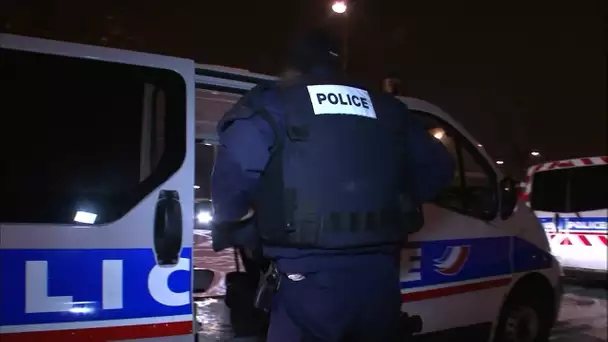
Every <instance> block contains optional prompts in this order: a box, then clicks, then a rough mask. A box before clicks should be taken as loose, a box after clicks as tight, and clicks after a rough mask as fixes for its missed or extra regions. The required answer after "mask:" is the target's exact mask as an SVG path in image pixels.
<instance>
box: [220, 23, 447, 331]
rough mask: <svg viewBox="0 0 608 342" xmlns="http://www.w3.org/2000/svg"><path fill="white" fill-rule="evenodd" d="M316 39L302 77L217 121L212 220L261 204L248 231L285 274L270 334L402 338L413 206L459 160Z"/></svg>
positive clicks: (261, 90) (304, 52) (302, 52)
mask: <svg viewBox="0 0 608 342" xmlns="http://www.w3.org/2000/svg"><path fill="white" fill-rule="evenodd" d="M311 37H312V38H311ZM307 38H308V39H304V40H302V42H303V43H302V44H300V46H299V48H296V49H295V51H296V52H295V55H296V58H295V59H294V61H295V62H294V63H292V65H294V66H295V67H298V68H299V69H300V70H302V71H303V74H304V75H302V76H301V77H299V78H298V79H297V80H295V81H293V82H282V83H281V82H280V83H279V84H272V85H265V86H261V87H258V88H256V89H255V90H254V93H253V94H251V96H248V98H246V99H245V100H244V101H243V102H242V103H241V104H239V105H237V106H235V108H233V109H232V110H231V111H230V112H229V113H227V114H226V116H225V117H224V119H223V120H222V121H221V122H220V124H219V125H218V132H219V135H220V143H221V147H220V148H219V150H218V154H217V161H216V166H215V169H214V174H213V179H212V191H213V205H214V209H215V214H214V215H215V217H217V218H219V219H220V220H228V221H229V220H232V221H235V220H238V219H239V218H240V217H242V216H243V215H245V213H246V212H247V210H248V208H253V209H254V210H255V215H254V218H253V223H255V224H254V225H248V226H247V228H244V229H245V232H246V231H247V229H248V230H249V232H251V231H253V230H254V229H257V230H255V234H256V235H258V236H259V237H260V238H261V242H262V244H263V245H264V254H265V256H266V257H268V258H271V259H273V260H274V261H275V262H276V265H277V267H278V269H279V271H280V272H281V275H282V279H281V284H280V288H279V291H278V293H277V294H276V296H275V298H274V301H273V305H272V308H271V323H270V328H269V332H268V341H270V342H290V341H327V342H334V341H336V342H338V341H362V342H364V341H366V342H372V341H387V342H388V341H392V340H393V339H395V338H398V335H399V332H400V307H401V292H400V286H399V260H398V257H397V255H398V250H399V247H400V245H401V243H402V242H403V241H405V239H406V235H407V233H408V228H409V226H408V225H409V224H410V221H409V219H410V217H411V213H412V210H413V209H414V205H413V203H418V204H420V203H423V202H425V201H428V200H430V199H432V198H433V197H434V196H436V194H437V193H438V192H439V191H440V190H441V189H442V188H443V187H445V186H447V185H448V184H449V182H450V181H451V179H452V173H453V165H452V159H451V157H450V155H449V154H448V152H447V151H446V149H445V148H444V147H443V145H442V144H441V143H440V142H438V141H437V140H435V139H434V138H432V137H431V136H430V134H429V133H428V132H426V131H425V129H424V128H423V126H422V125H421V124H420V123H419V122H417V121H415V120H414V118H413V117H412V116H411V115H409V113H408V110H407V107H406V106H405V105H404V104H403V103H402V102H400V101H398V100H396V99H395V98H394V97H392V96H390V95H389V94H384V93H380V94H374V93H372V92H370V91H369V90H367V89H366V88H365V87H361V86H359V85H356V84H352V83H350V82H348V81H345V80H344V79H342V78H341V77H340V76H339V75H338V73H337V72H336V71H335V69H334V68H333V66H335V65H336V63H333V62H332V57H331V56H333V55H334V53H333V52H332V50H331V45H329V44H327V43H325V44H324V42H325V41H327V40H324V39H323V37H322V36H315V35H311V36H309V37H307ZM302 47H304V48H302ZM302 58H304V59H305V60H304V61H303V60H302ZM306 62H308V63H309V64H308V65H306ZM244 234H245V235H243V236H251V235H252V234H251V233H249V235H247V233H244ZM249 241H253V240H249Z"/></svg>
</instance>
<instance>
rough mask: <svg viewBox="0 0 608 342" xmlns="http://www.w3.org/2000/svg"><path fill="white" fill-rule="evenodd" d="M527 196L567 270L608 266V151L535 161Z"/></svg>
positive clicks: (601, 269)
mask: <svg viewBox="0 0 608 342" xmlns="http://www.w3.org/2000/svg"><path fill="white" fill-rule="evenodd" d="M524 199H525V200H526V201H527V202H528V205H529V206H530V207H531V208H532V210H534V213H535V214H536V216H537V217H538V219H539V220H540V222H541V223H542V225H543V227H544V228H545V232H546V233H547V237H548V239H549V241H550V244H551V251H552V252H553V254H554V255H555V256H556V257H557V259H558V260H560V262H561V265H562V266H563V268H564V271H575V272H573V273H574V274H583V273H582V272H584V273H587V272H599V273H604V274H605V273H606V272H608V246H607V245H608V243H607V241H608V240H607V237H608V157H607V156H597V157H586V158H574V159H566V160H558V161H552V162H547V163H542V164H538V165H534V166H532V167H530V168H529V169H528V172H527V177H526V181H525V191H524ZM579 271H582V272H579Z"/></svg>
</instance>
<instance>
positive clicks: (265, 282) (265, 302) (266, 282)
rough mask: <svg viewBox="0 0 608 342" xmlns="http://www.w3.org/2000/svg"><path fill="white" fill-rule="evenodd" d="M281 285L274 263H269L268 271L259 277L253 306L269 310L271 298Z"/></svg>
mask: <svg viewBox="0 0 608 342" xmlns="http://www.w3.org/2000/svg"><path fill="white" fill-rule="evenodd" d="M280 285H281V275H280V273H279V271H278V270H277V268H276V266H275V264H274V263H272V264H271V265H270V267H269V268H268V271H266V273H265V274H264V275H263V276H262V277H261V278H260V281H259V283H258V288H257V290H256V293H255V300H254V306H255V307H256V308H258V309H260V310H264V311H266V312H269V311H270V307H271V306H272V299H273V298H274V295H275V294H276V293H277V291H278V290H279V286H280Z"/></svg>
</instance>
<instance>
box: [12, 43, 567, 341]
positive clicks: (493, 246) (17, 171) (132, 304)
mask: <svg viewBox="0 0 608 342" xmlns="http://www.w3.org/2000/svg"><path fill="white" fill-rule="evenodd" d="M0 47H1V50H0V73H1V74H2V78H1V81H0V82H2V85H3V87H2V89H3V93H2V105H3V110H2V112H3V122H2V124H1V125H0V130H1V133H0V136H1V137H2V139H4V141H3V142H2V144H1V145H0V146H2V156H3V160H4V161H5V166H4V167H3V169H4V170H3V171H4V178H2V189H3V200H2V206H1V208H2V209H1V210H0V339H1V340H2V341H3V342H13V341H31V340H37V339H40V340H41V339H49V340H50V339H55V340H61V341H83V340H87V341H108V340H111V341H120V340H130V341H131V340H137V341H147V340H150V341H152V340H154V341H192V339H193V333H194V331H195V330H196V329H195V325H194V315H195V313H194V312H193V305H192V292H193V291H192V268H193V264H196V266H198V267H204V266H206V265H208V266H209V267H213V266H214V265H216V264H214V263H213V260H212V259H213V257H214V255H212V253H209V254H208V255H207V257H200V256H198V254H197V253H198V251H195V252H194V256H193V238H192V236H193V227H194V224H195V215H194V212H193V208H194V207H195V190H194V188H195V186H199V187H200V188H201V189H202V188H203V185H202V183H205V182H208V181H209V180H208V177H209V170H210V167H211V165H212V162H213V159H212V157H213V151H212V146H213V145H214V144H217V137H216V135H215V129H214V127H215V123H216V122H217V120H218V119H219V118H220V117H221V116H222V115H223V113H224V112H225V111H226V110H227V109H228V108H230V106H231V105H232V104H234V102H235V101H236V100H237V99H238V98H239V97H240V96H241V95H242V94H243V93H245V92H247V91H248V90H249V89H251V88H252V87H253V86H254V85H255V84H257V83H259V82H261V81H262V80H272V79H273V78H272V77H270V76H264V75H259V74H252V73H248V72H244V71H239V70H232V69H226V68H220V67H213V66H195V64H194V63H193V62H192V61H190V60H185V59H179V58H172V57H166V56H158V55H151V54H145V53H137V52H132V51H123V50H116V49H109V48H100V47H93V46H85V45H78V44H70V43H62V42H57V41H50V40H42V39H34V38H27V37H22V36H15V35H0ZM402 100H403V101H405V102H406V103H407V104H408V106H409V107H410V109H411V110H412V113H413V114H414V115H416V116H419V117H420V118H421V119H422V120H423V121H424V122H425V124H426V125H427V127H428V129H429V131H431V132H432V133H433V134H434V135H435V137H437V138H438V139H440V140H441V141H442V142H443V143H444V144H446V146H447V147H448V149H449V150H450V151H451V152H452V154H453V156H454V158H455V161H456V163H457V165H458V168H457V172H456V173H455V176H454V181H453V184H452V186H451V187H450V188H448V189H446V190H445V191H444V192H443V193H442V194H441V195H440V196H439V197H438V198H437V200H436V201H435V202H434V203H431V204H427V205H425V206H424V208H423V211H424V218H425V220H426V222H425V225H424V228H422V229H421V230H420V232H418V233H416V234H413V235H412V236H411V238H410V242H409V243H408V245H407V248H405V249H404V250H403V253H402V269H403V270H402V279H401V284H402V288H403V290H402V293H403V310H404V311H406V312H408V313H409V314H410V315H419V316H420V317H421V319H422V321H423V326H422V331H421V332H420V333H419V334H417V335H415V337H416V340H427V339H434V338H441V337H444V338H465V339H467V340H469V341H475V340H479V341H490V340H491V341H540V338H542V337H546V335H547V334H548V331H549V329H550V328H551V326H552V325H553V322H554V320H555V317H556V314H557V311H558V308H559V302H560V299H561V290H560V283H559V274H560V270H559V265H558V263H557V262H556V260H555V259H554V258H553V257H552V256H551V254H550V253H549V248H548V242H547V238H546V235H545V234H544V232H543V230H542V227H541V226H540V225H539V224H538V222H537V221H536V220H535V218H534V216H533V215H532V213H531V212H529V211H526V210H515V207H516V205H517V204H516V202H517V200H516V195H515V184H514V181H513V180H511V179H509V178H504V177H503V175H501V173H500V172H499V171H498V170H496V169H495V167H494V164H493V163H492V161H491V159H490V158H489V157H488V156H487V155H486V153H485V152H484V151H483V149H482V148H481V147H480V145H478V144H477V143H476V142H475V140H474V139H473V138H472V137H471V136H470V135H469V134H468V133H467V132H466V131H465V130H464V129H463V128H462V127H461V126H460V125H458V124H457V123H456V122H455V121H453V120H452V119H451V118H450V117H449V116H448V115H447V114H445V113H444V112H443V111H441V110H440V109H439V108H437V107H435V106H433V105H431V104H429V103H427V102H424V101H420V100H416V99H409V98H403V99H402ZM197 147H198V148H197ZM195 167H196V172H195ZM201 189H199V190H196V191H200V190H201ZM197 197H204V196H199V195H197ZM193 260H195V261H194V262H193ZM362 295H365V294H362ZM203 328H204V327H203Z"/></svg>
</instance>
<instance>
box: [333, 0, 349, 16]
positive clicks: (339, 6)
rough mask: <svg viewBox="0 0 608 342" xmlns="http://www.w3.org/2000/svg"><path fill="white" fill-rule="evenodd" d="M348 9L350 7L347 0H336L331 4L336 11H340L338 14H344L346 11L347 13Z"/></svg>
mask: <svg viewBox="0 0 608 342" xmlns="http://www.w3.org/2000/svg"><path fill="white" fill-rule="evenodd" d="M347 9H348V6H346V2H345V1H335V2H334V3H333V4H332V5H331V10H332V11H334V12H335V13H338V14H344V13H346V10H347Z"/></svg>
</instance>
